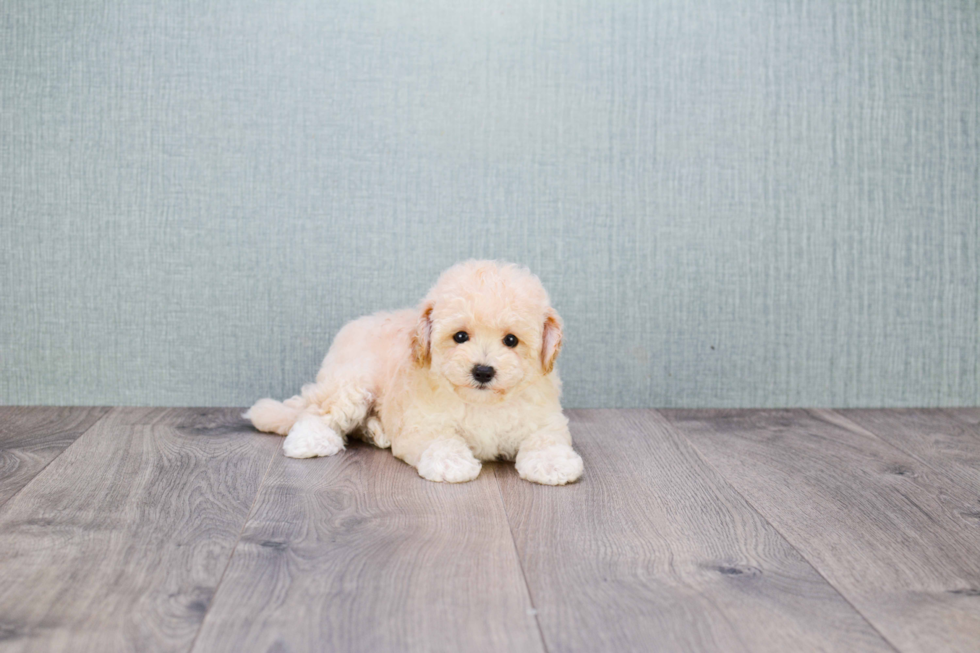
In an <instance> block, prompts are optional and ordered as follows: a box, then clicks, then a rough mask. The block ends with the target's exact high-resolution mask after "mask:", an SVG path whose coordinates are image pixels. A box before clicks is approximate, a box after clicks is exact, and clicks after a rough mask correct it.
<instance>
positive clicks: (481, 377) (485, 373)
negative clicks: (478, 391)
mask: <svg viewBox="0 0 980 653" xmlns="http://www.w3.org/2000/svg"><path fill="white" fill-rule="evenodd" d="M496 373H497V370H495V369H493V368H492V367H490V366H489V365H474V366H473V369H472V370H471V371H470V374H472V375H473V378H474V379H475V380H476V382H477V383H479V384H480V385H485V384H487V383H490V382H491V381H493V376H494V374H496Z"/></svg>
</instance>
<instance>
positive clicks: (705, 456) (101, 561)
mask: <svg viewBox="0 0 980 653" xmlns="http://www.w3.org/2000/svg"><path fill="white" fill-rule="evenodd" d="M240 412H241V410H240V409H187V408H180V409H178V408H174V409H160V408H115V409H105V408H14V407H10V408H0V651H73V652H74V651H98V652H100V653H101V652H106V651H125V650H133V651H236V652H237V651H491V650H492V651H541V652H544V651H549V652H552V653H554V652H557V651H617V652H618V651H779V652H781V653H782V652H786V651H817V650H820V651H923V652H924V653H936V652H937V651H971V652H974V653H975V652H976V651H980V410H978V409H955V410H861V411H827V410H776V411H772V410H766V411H754V410H753V411H652V410H578V411H569V416H570V418H571V428H572V434H573V436H574V438H575V442H576V446H577V448H578V449H579V450H580V451H581V453H582V456H583V458H584V459H585V464H586V472H585V476H584V478H583V479H582V480H581V481H580V482H579V483H577V484H575V485H573V486H569V487H563V488H553V487H541V486H536V485H531V484H528V483H525V482H524V481H522V480H520V479H519V478H518V477H517V475H516V473H515V472H514V469H513V466H512V465H509V464H504V463H499V464H490V465H486V466H485V467H484V470H483V472H482V473H481V475H480V477H479V478H478V479H477V480H476V481H474V482H472V483H467V484H463V485H442V484H435V483H429V482H426V481H423V480H422V479H420V478H419V477H418V476H417V475H416V473H415V471H414V470H412V469H411V468H409V467H408V466H406V465H404V464H402V463H401V462H398V461H396V460H395V459H394V458H392V457H391V454H390V453H389V452H387V451H379V450H377V449H372V448H370V447H367V446H363V445H357V444H355V445H352V446H351V447H350V448H349V449H348V450H347V451H346V452H344V453H342V454H340V455H337V456H334V457H332V458H323V459H315V460H291V459H287V458H285V457H283V456H282V454H281V451H280V445H281V442H282V441H281V438H279V437H276V436H270V435H265V434H260V433H257V432H255V431H254V430H253V429H252V428H251V427H250V426H248V425H247V424H246V423H245V422H244V421H243V420H242V419H241V418H240V417H239V413H240Z"/></svg>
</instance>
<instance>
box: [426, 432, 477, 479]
mask: <svg viewBox="0 0 980 653" xmlns="http://www.w3.org/2000/svg"><path fill="white" fill-rule="evenodd" d="M480 467H481V465H480V461H479V460H477V459H476V458H475V457H474V456H473V452H472V451H470V448H469V447H467V446H466V444H464V443H463V442H460V441H459V440H436V441H435V442H433V443H432V444H430V445H429V447H428V448H427V449H426V450H425V451H423V452H422V456H421V458H419V466H418V470H419V476H421V477H422V478H424V479H426V480H429V481H441V482H444V483H465V482H466V481H472V480H473V479H474V478H476V477H477V476H479V475H480Z"/></svg>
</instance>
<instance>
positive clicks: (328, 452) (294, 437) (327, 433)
mask: <svg viewBox="0 0 980 653" xmlns="http://www.w3.org/2000/svg"><path fill="white" fill-rule="evenodd" d="M343 449H344V439H343V438H342V437H340V436H339V435H338V434H337V432H336V431H334V430H333V429H332V428H330V427H329V426H327V425H326V424H324V422H323V420H322V419H320V418H319V417H312V416H310V417H301V418H300V419H299V421H297V422H296V423H295V424H293V428H291V429H289V435H287V436H286V441H285V442H283V443H282V451H283V453H284V454H286V456H287V457H288V458H314V457H316V456H332V455H334V454H335V453H337V452H338V451H343Z"/></svg>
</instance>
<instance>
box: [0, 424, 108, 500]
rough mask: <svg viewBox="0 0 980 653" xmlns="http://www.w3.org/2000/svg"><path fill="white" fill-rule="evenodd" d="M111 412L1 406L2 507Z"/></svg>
mask: <svg viewBox="0 0 980 653" xmlns="http://www.w3.org/2000/svg"><path fill="white" fill-rule="evenodd" d="M108 411H109V409H108V408H101V407H71V406H0V506H2V505H3V504H5V503H6V502H7V500H8V499H10V497H12V496H14V495H15V494H16V493H17V492H18V491H20V489H21V488H22V487H24V486H25V485H27V484H28V483H29V482H30V481H31V479H32V478H34V476H35V475H37V473H38V472H40V471H41V470H42V469H44V468H45V467H46V466H47V465H48V463H50V462H51V461H52V460H54V459H55V458H56V457H57V456H58V454H60V453H61V452H62V451H64V450H65V449H66V448H68V446H69V445H70V444H71V443H72V442H74V441H75V439H76V438H78V436H80V435H81V434H82V433H84V432H85V431H87V430H88V429H89V428H91V426H92V425H93V424H95V423H96V422H97V421H98V420H99V418H101V417H102V416H103V415H105V414H106V413H107V412H108Z"/></svg>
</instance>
